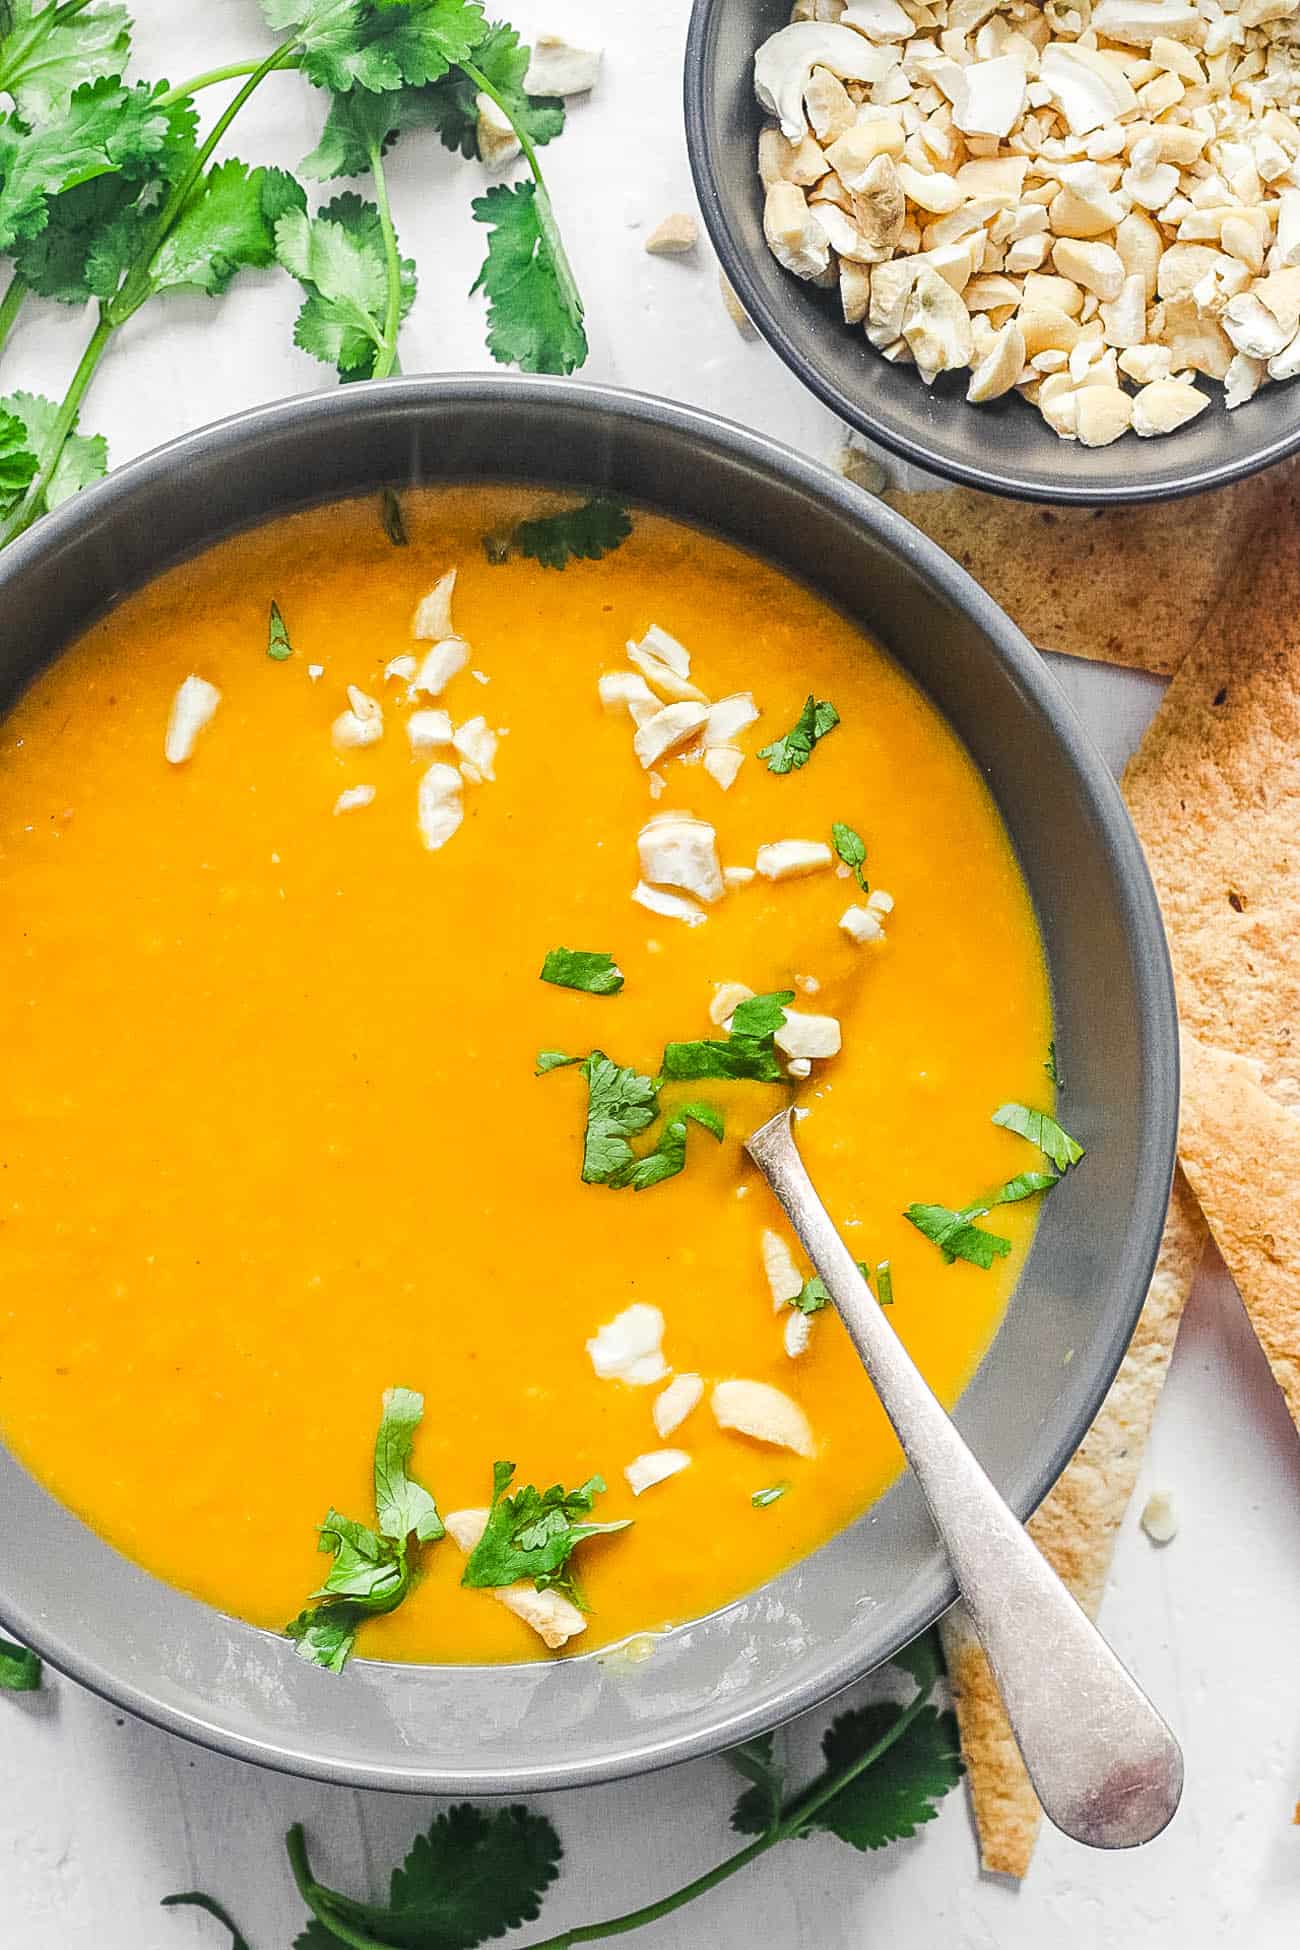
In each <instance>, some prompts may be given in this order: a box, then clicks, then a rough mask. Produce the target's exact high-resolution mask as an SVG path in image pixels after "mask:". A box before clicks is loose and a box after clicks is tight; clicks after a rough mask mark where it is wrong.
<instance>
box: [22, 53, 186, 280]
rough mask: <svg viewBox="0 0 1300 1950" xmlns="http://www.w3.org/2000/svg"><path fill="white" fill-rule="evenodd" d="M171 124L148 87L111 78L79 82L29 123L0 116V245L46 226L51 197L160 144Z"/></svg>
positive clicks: (103, 173)
mask: <svg viewBox="0 0 1300 1950" xmlns="http://www.w3.org/2000/svg"><path fill="white" fill-rule="evenodd" d="M169 128H170V124H169V122H168V118H167V115H166V113H165V112H164V111H162V110H159V109H155V107H154V106H153V100H152V93H151V91H150V90H148V89H143V90H142V89H138V88H137V89H127V88H124V87H123V86H122V84H121V83H120V82H119V81H114V80H110V79H105V80H103V81H95V82H91V83H88V84H87V85H86V86H85V87H83V88H78V89H77V91H76V93H75V94H74V95H73V96H72V97H71V99H70V100H68V101H67V102H65V103H63V104H62V106H61V107H60V108H59V109H58V110H57V111H55V112H53V113H51V114H50V115H49V116H47V117H45V118H43V119H42V120H41V121H40V122H38V123H37V124H36V125H35V126H34V127H32V128H30V129H28V128H25V127H24V126H23V125H22V123H20V122H17V121H15V120H13V119H12V118H10V119H7V120H3V121H0V250H8V249H9V248H10V247H11V246H12V245H13V244H14V243H15V242H16V241H17V240H18V239H20V238H24V237H35V236H37V235H38V233H39V232H40V231H42V230H44V228H45V226H46V224H47V223H48V221H49V201H50V199H51V198H52V197H56V196H60V195H62V194H63V192H64V191H67V190H72V189H75V188H76V187H77V185H78V184H80V183H87V182H89V181H90V180H91V179H92V177H96V176H103V175H106V174H108V173H109V172H110V171H113V170H116V169H119V168H121V167H122V165H123V163H124V162H126V161H127V160H130V159H137V160H138V159H140V158H142V157H144V156H146V155H147V154H148V153H149V151H150V150H151V149H160V148H161V147H162V145H163V143H164V141H165V140H166V138H167V135H168V132H169Z"/></svg>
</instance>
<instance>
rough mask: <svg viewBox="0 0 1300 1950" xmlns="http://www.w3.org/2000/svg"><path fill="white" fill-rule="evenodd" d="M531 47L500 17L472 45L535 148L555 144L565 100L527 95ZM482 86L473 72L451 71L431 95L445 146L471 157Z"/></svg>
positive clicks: (482, 71)
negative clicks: (470, 75) (474, 79)
mask: <svg viewBox="0 0 1300 1950" xmlns="http://www.w3.org/2000/svg"><path fill="white" fill-rule="evenodd" d="M529 54H530V50H529V49H528V48H527V47H525V46H524V45H523V43H522V42H521V41H520V39H519V36H518V34H517V33H516V32H515V30H514V28H513V27H511V26H508V25H507V23H506V22H504V21H499V22H498V23H497V24H496V25H495V26H493V27H490V28H489V29H488V32H487V35H486V37H485V38H484V39H483V40H481V41H480V42H479V44H478V46H477V47H476V48H475V49H474V66H475V67H476V68H477V69H478V71H479V73H480V74H481V75H485V76H486V78H487V79H488V81H490V82H491V84H492V86H493V87H494V88H495V89H496V91H497V94H498V95H500V97H501V99H502V101H503V102H504V103H505V105H506V108H507V110H508V112H509V114H510V117H511V119H512V120H513V122H514V124H515V127H516V128H519V129H522V130H523V132H524V134H525V135H526V136H528V138H529V139H530V141H531V142H532V143H533V146H534V147H535V148H538V149H540V148H542V147H543V145H544V144H545V143H548V142H553V141H554V139H555V137H556V136H557V135H559V134H560V132H561V130H562V129H563V127H564V103H563V101H562V100H560V98H559V97H558V96H554V95H527V94H525V93H524V76H525V75H526V74H527V72H528V62H529ZM479 92H480V91H479V89H478V87H477V85H476V83H475V82H473V81H471V80H470V78H469V76H468V75H466V74H464V73H463V72H462V71H461V70H459V69H453V71H452V72H451V73H450V74H447V75H444V76H443V78H442V80H441V81H439V82H437V83H436V84H435V86H434V88H433V89H432V90H431V92H430V94H429V97H428V105H429V108H430V110H431V112H432V120H433V122H434V125H435V127H436V128H437V130H438V134H439V135H440V136H441V137H442V142H443V146H444V148H447V149H458V150H459V151H460V153H461V155H462V156H464V157H465V158H466V159H467V160H468V161H471V162H472V161H474V160H475V159H476V158H477V157H478V153H479V150H478V100H477V97H478V95H479Z"/></svg>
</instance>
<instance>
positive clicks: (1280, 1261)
mask: <svg viewBox="0 0 1300 1950" xmlns="http://www.w3.org/2000/svg"><path fill="white" fill-rule="evenodd" d="M1298 564H1300V488H1298V487H1297V485H1296V484H1295V483H1294V482H1293V481H1292V480H1290V479H1288V481H1287V482H1286V483H1285V484H1284V487H1283V490H1282V492H1281V493H1280V495H1279V498H1278V501H1277V503H1276V505H1275V508H1274V510H1273V515H1272V520H1271V523H1270V526H1269V527H1268V528H1267V529H1266V530H1265V531H1264V532H1263V533H1262V534H1261V535H1260V536H1259V538H1258V540H1257V543H1256V544H1255V545H1254V546H1253V547H1252V549H1251V551H1250V554H1249V556H1248V557H1247V558H1246V559H1245V560H1243V561H1242V562H1241V563H1239V564H1238V566H1237V569H1236V571H1235V573H1234V576H1233V579H1232V582H1231V583H1230V585H1229V587H1228V589H1227V591H1226V592H1225V595H1224V599H1223V601H1222V603H1221V605H1220V607H1219V609H1218V610H1217V611H1216V613H1215V616H1214V618H1213V619H1212V621H1211V623H1210V626H1209V627H1208V628H1207V630H1206V632H1205V635H1204V637H1203V638H1202V640H1201V642H1200V643H1199V644H1198V645H1197V646H1196V649H1195V650H1194V651H1193V652H1192V655H1191V656H1190V657H1189V658H1188V659H1187V661H1186V663H1185V664H1184V665H1183V668H1182V669H1181V670H1180V671H1179V673H1178V675H1177V677H1176V678H1175V679H1174V681H1173V683H1172V684H1171V685H1170V687H1169V690H1168V692H1167V694H1166V696H1165V700H1164V702H1163V704H1162V705H1161V707H1160V710H1159V711H1158V712H1157V713H1156V716H1155V718H1154V719H1153V720H1152V723H1151V727H1150V729H1149V730H1148V732H1147V735H1146V737H1145V739H1144V740H1143V742H1142V744H1141V746H1140V747H1139V749H1138V752H1137V754H1136V756H1135V757H1134V759H1133V762H1132V764H1131V766H1130V767H1129V770H1128V774H1127V776H1126V778H1125V781H1124V790H1125V794H1126V796H1127V798H1128V802H1129V806H1130V808H1131V810H1132V813H1133V818H1134V821H1135V823H1136V825H1137V829H1138V832H1139V833H1140V834H1141V836H1142V840H1143V844H1144V845H1145V847H1146V852H1147V859H1148V861H1149V862H1150V866H1151V872H1152V875H1153V877H1154V879H1155V883H1156V891H1157V893H1158V894H1159V896H1160V905H1161V908H1162V910H1163V913H1164V917H1165V927H1166V929H1167V931H1168V935H1169V946H1170V951H1171V953H1172V955H1173V961H1174V975H1175V979H1176V981H1177V984H1178V1005H1179V1013H1180V1016H1181V1019H1182V1024H1183V1030H1184V1040H1183V1053H1184V1074H1183V1131H1182V1138H1181V1144H1180V1149H1181V1152H1182V1156H1183V1163H1184V1169H1185V1170H1186V1172H1187V1176H1188V1178H1189V1180H1190V1182H1191V1185H1192V1189H1193V1190H1194V1191H1195V1193H1196V1195H1197V1197H1198V1199H1199V1200H1200V1202H1201V1205H1202V1207H1203V1209H1204V1211H1205V1214H1206V1217H1207V1218H1208V1219H1209V1221H1210V1227H1211V1230H1212V1231H1213V1233H1214V1236H1215V1238H1216V1240H1217V1241H1218V1243H1219V1248H1220V1250H1221V1252H1222V1253H1223V1256H1224V1259H1225V1260H1226V1261H1227V1263H1228V1267H1229V1270H1230V1271H1231V1273H1232V1275H1233V1277H1234V1279H1235V1280H1236V1282H1237V1285H1238V1288H1239V1289H1240V1292H1241V1297H1242V1299H1243V1300H1244V1302H1245V1304H1246V1310H1247V1312H1248V1313H1249V1314H1250V1317H1251V1320H1252V1322H1253V1323H1254V1326H1255V1329H1256V1332H1257V1333H1258V1335H1259V1338H1260V1340H1261V1342H1262V1343H1263V1346H1264V1349H1265V1352H1266V1353H1267V1355H1268V1357H1269V1360H1270V1362H1271V1364H1272V1367H1273V1372H1274V1374H1275V1375H1276V1377H1277V1379H1278V1382H1279V1384H1280V1385H1281V1387H1282V1389H1283V1391H1284V1393H1285V1394H1286V1396H1287V1401H1288V1405H1289V1407H1290V1410H1291V1413H1292V1416H1293V1417H1294V1418H1295V1420H1296V1422H1297V1424H1298V1425H1300V1385H1298V1383H1297V1368H1298V1364H1300V1213H1298V1212H1297V1204H1296V1192H1295V1186H1296V1183H1297V1178H1296V1170H1297V1161H1298V1160H1300V614H1298V612H1297V605H1296V601H1295V597H1294V594H1293V591H1292V586H1291V585H1292V580H1293V576H1294V574H1295V571H1296V568H1297V565H1298Z"/></svg>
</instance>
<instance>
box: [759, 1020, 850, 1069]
mask: <svg viewBox="0 0 1300 1950" xmlns="http://www.w3.org/2000/svg"><path fill="white" fill-rule="evenodd" d="M773 1040H774V1042H775V1043H776V1046H777V1048H778V1049H779V1050H780V1051H781V1053H782V1055H784V1056H792V1057H795V1058H797V1059H799V1060H802V1059H803V1058H805V1057H813V1058H823V1057H827V1056H838V1054H839V1050H840V1025H839V1021H838V1019H837V1018H836V1017H835V1016H808V1015H805V1014H804V1013H803V1011H802V1010H801V1009H787V1010H786V1012H785V1021H784V1022H783V1023H782V1024H781V1027H780V1028H779V1029H778V1030H777V1032H776V1035H775V1037H774V1038H773Z"/></svg>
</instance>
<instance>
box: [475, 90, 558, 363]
mask: <svg viewBox="0 0 1300 1950" xmlns="http://www.w3.org/2000/svg"><path fill="white" fill-rule="evenodd" d="M457 66H458V67H459V68H460V71H461V73H462V74H463V75H465V76H466V77H467V78H468V79H469V80H470V81H472V82H473V84H474V86H475V87H476V88H477V89H478V90H479V91H480V92H481V93H482V94H484V95H486V96H487V97H488V99H489V100H490V101H493V102H495V103H496V105H497V107H498V108H499V109H500V110H501V113H502V114H503V115H504V116H505V118H506V120H507V121H508V122H509V124H510V126H511V128H512V129H513V130H514V132H515V138H516V140H517V141H518V143H519V147H520V149H521V150H522V151H523V155H524V160H525V161H526V162H527V164H528V167H529V169H530V170H531V171H532V175H533V189H534V197H533V207H534V208H535V209H536V211H537V223H538V228H539V229H540V230H541V233H542V235H543V237H545V239H546V242H547V243H548V245H549V246H550V251H551V257H552V260H553V262H554V264H555V277H556V282H557V283H558V285H559V287H560V296H561V298H562V299H563V301H564V308H565V310H566V311H567V312H568V314H569V317H570V319H571V320H572V322H573V323H574V325H581V324H582V319H583V310H584V307H583V303H582V293H581V292H580V291H579V289H578V280H577V279H576V278H575V277H574V275H573V266H572V265H571V264H570V262H569V254H568V252H567V251H566V250H565V248H564V239H563V237H562V236H561V235H560V226H559V224H558V223H557V222H556V219H555V210H554V208H553V206H552V203H551V198H550V194H549V192H548V190H547V188H546V179H545V177H544V176H543V175H542V165H541V164H540V163H539V162H538V160H537V150H536V149H535V148H534V146H533V139H532V137H531V136H530V135H529V133H528V131H527V129H525V128H521V127H520V125H519V123H518V122H517V121H516V120H515V118H514V115H513V113H512V112H511V108H510V104H509V102H508V101H506V99H505V97H504V96H503V95H502V94H500V93H499V91H498V90H497V89H496V88H495V87H494V86H493V84H492V83H491V82H490V81H489V80H488V78H487V76H486V75H485V74H484V73H483V70H482V69H481V68H476V67H475V66H474V63H473V62H472V61H460V62H458V63H457Z"/></svg>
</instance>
